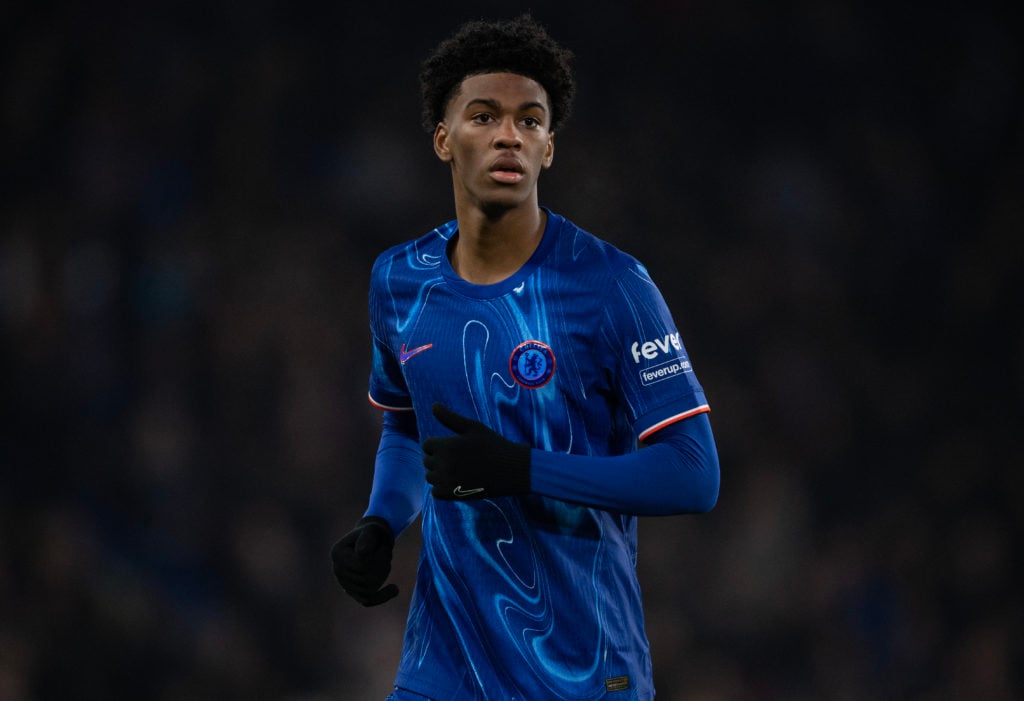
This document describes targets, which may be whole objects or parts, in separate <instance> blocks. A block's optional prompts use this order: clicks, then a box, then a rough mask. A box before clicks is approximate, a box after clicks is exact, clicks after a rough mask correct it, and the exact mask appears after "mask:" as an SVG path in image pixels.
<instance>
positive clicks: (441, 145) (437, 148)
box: [434, 122, 452, 163]
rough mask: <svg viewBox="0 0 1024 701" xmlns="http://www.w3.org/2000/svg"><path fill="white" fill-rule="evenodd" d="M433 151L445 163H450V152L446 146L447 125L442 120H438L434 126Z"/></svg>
mask: <svg viewBox="0 0 1024 701" xmlns="http://www.w3.org/2000/svg"><path fill="white" fill-rule="evenodd" d="M434 153H436V154H437V157H438V158H440V159H441V160H442V161H444V162H445V163H451V160H452V152H451V149H449V148H448V126H447V125H446V124H445V123H444V122H438V123H437V126H436V127H434Z"/></svg>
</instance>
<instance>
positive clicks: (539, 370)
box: [508, 341, 555, 389]
mask: <svg viewBox="0 0 1024 701" xmlns="http://www.w3.org/2000/svg"><path fill="white" fill-rule="evenodd" d="M508 369H509V371H510V372H511V373H512V378H513V379H514V380H515V381H516V382H517V383H518V384H519V386H520V387H525V388H526V389H537V388H538V387H543V386H544V385H546V384H547V383H548V381H549V380H550V379H551V376H552V375H554V374H555V354H554V353H553V352H552V350H551V348H550V347H548V346H547V345H546V344H544V343H541V342H540V341H523V342H522V343H520V344H519V345H518V346H516V347H515V350H513V351H512V355H511V356H509V359H508Z"/></svg>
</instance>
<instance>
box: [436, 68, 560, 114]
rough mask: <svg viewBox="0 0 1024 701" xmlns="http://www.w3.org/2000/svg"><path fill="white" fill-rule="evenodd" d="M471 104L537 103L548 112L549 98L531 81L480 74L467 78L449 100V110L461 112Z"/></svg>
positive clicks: (518, 76)
mask: <svg viewBox="0 0 1024 701" xmlns="http://www.w3.org/2000/svg"><path fill="white" fill-rule="evenodd" d="M474 100H488V101H492V102H497V103H499V104H501V105H504V106H519V105H523V104H528V103H538V104H540V105H542V106H543V107H544V109H545V110H550V105H549V103H548V94H547V91H546V90H544V87H543V86H542V85H541V84H540V83H538V82H537V81H536V80H533V79H532V78H527V77H526V76H524V75H519V74H518V73H481V74H478V75H470V76H466V77H465V78H464V79H463V80H462V83H461V84H460V85H459V88H458V90H456V92H455V94H454V95H453V96H452V102H451V104H452V106H454V107H456V108H457V109H461V108H462V107H463V106H465V105H467V104H469V103H470V102H472V101H474Z"/></svg>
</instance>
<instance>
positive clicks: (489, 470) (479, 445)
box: [423, 403, 530, 500]
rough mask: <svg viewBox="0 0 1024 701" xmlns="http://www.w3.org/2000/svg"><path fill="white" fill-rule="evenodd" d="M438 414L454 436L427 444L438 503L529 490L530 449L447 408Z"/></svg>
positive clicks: (436, 408)
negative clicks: (446, 500)
mask: <svg viewBox="0 0 1024 701" xmlns="http://www.w3.org/2000/svg"><path fill="white" fill-rule="evenodd" d="M432 412H433V414H434V416H435V417H436V418H437V420H438V421H440V422H441V423H442V424H443V425H444V426H446V427H448V428H450V429H451V430H452V431H454V432H455V434H456V435H454V436H446V437H443V438H442V437H436V436H435V437H433V438H428V439H427V440H426V441H424V442H423V466H424V467H426V468H427V482H429V483H430V484H431V485H432V488H431V490H430V493H431V494H433V495H434V497H436V498H438V499H459V500H463V499H489V498H491V497H500V496H509V495H513V494H526V493H528V492H529V491H530V446H529V445H528V444H526V443H513V442H512V441H510V440H507V439H505V438H502V437H501V436H500V435H498V434H497V433H495V432H494V431H492V430H491V429H489V428H488V427H487V426H485V425H484V424H482V423H480V422H479V421H474V420H473V419H470V418H468V417H465V416H462V415H461V414H456V413H455V412H454V411H452V410H451V409H449V408H448V407H446V406H444V405H443V404H439V403H435V404H434V406H433V407H432Z"/></svg>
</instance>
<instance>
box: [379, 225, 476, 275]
mask: <svg viewBox="0 0 1024 701" xmlns="http://www.w3.org/2000/svg"><path fill="white" fill-rule="evenodd" d="M456 228H457V224H456V222H455V220H452V221H449V222H445V223H444V224H441V225H440V226H438V227H435V228H434V229H431V230H430V231H428V232H427V233H425V234H423V235H422V236H420V237H418V238H415V239H410V240H408V241H403V242H402V243H399V244H396V245H394V246H391V247H390V248H387V249H385V250H384V251H382V252H381V253H380V255H378V256H377V258H376V260H374V262H373V271H372V274H371V276H372V278H373V279H375V280H379V279H381V278H392V277H394V276H395V275H398V276H399V277H407V276H409V275H412V276H415V277H421V276H422V274H423V273H426V274H427V275H431V274H439V270H440V265H441V259H442V258H443V257H444V255H445V247H446V246H447V245H448V239H450V238H451V237H452V235H453V234H454V233H455V231H456Z"/></svg>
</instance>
